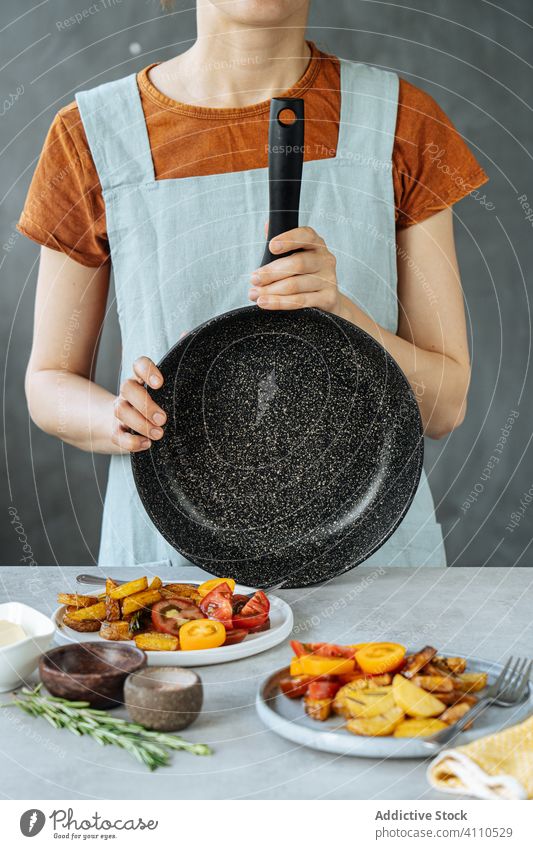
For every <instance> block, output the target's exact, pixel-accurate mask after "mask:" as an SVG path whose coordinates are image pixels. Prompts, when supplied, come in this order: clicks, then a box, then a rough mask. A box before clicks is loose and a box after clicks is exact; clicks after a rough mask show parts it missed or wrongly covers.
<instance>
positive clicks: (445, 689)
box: [412, 672, 454, 694]
mask: <svg viewBox="0 0 533 849" xmlns="http://www.w3.org/2000/svg"><path fill="white" fill-rule="evenodd" d="M412 681H413V684H416V685H417V687H422V688H423V689H424V690H429V692H430V693H437V692H438V693H439V694H440V693H451V692H452V690H453V689H454V687H453V681H452V679H451V678H449V677H448V676H447V675H426V674H425V672H424V674H423V675H415V676H414V678H412Z"/></svg>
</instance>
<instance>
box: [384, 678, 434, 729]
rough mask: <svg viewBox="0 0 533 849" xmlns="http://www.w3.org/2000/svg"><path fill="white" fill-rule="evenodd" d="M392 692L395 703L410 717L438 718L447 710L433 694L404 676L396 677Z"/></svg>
mask: <svg viewBox="0 0 533 849" xmlns="http://www.w3.org/2000/svg"><path fill="white" fill-rule="evenodd" d="M392 692H393V694H394V701H395V702H396V704H397V705H398V707H400V708H401V709H402V711H403V712H404V713H406V714H408V716H414V717H415V718H417V719H418V718H422V717H427V716H438V715H439V714H441V713H442V711H443V710H444V708H445V705H444V702H441V701H440V700H439V699H438V698H437V697H436V696H434V695H433V694H432V693H429V692H428V691H427V690H423V689H422V687H417V686H416V684H413V682H412V681H409V680H408V679H407V678H404V676H403V675H395V676H394V678H393V681H392Z"/></svg>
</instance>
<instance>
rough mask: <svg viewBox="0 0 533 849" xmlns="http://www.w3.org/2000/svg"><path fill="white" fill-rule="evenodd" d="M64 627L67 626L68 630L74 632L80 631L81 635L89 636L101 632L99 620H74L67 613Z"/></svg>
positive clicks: (64, 618) (64, 617) (64, 616)
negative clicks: (94, 632) (70, 629)
mask: <svg viewBox="0 0 533 849" xmlns="http://www.w3.org/2000/svg"><path fill="white" fill-rule="evenodd" d="M63 625H66V626H67V628H72V630H73V631H78V632H79V633H80V634H88V633H91V632H93V631H99V630H100V620H99V619H82V620H81V621H80V620H76V619H72V616H70V615H69V614H67V613H65V614H64V615H63Z"/></svg>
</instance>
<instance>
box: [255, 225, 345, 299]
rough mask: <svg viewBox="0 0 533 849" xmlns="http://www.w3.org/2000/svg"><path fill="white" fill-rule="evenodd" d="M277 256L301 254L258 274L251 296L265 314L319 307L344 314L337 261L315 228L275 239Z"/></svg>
mask: <svg viewBox="0 0 533 849" xmlns="http://www.w3.org/2000/svg"><path fill="white" fill-rule="evenodd" d="M269 248H270V251H271V253H273V254H283V253H286V251H291V250H298V253H295V254H291V255H290V256H284V257H280V258H279V259H275V260H273V261H272V262H270V263H268V265H263V266H262V267H261V268H259V269H257V271H254V272H253V274H252V279H251V287H252V288H251V289H250V291H249V293H248V296H249V298H250V300H251V301H255V302H256V303H257V306H259V307H261V308H262V309H265V310H296V309H302V308H303V307H318V308H319V309H322V310H326V312H332V313H336V314H340V312H341V297H342V296H341V295H340V293H339V290H338V288H337V274H336V265H337V262H336V259H335V257H334V255H333V254H332V253H331V251H329V250H328V247H327V245H326V243H325V242H324V239H322V238H321V237H320V236H319V235H318V233H315V231H314V230H313V229H312V227H297V228H296V229H295V230H288V231H287V232H286V233H281V235H279V236H276V238H275V239H272V240H271V242H270V244H269Z"/></svg>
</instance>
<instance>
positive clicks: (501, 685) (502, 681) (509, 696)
mask: <svg viewBox="0 0 533 849" xmlns="http://www.w3.org/2000/svg"><path fill="white" fill-rule="evenodd" d="M532 667H533V661H531V660H528V658H525V659H523V658H520V657H519V658H517V659H516V660H514V658H513V657H510V658H509V660H508V661H507V663H506V664H505V666H504V667H503V669H502V671H501V672H500V674H499V675H498V677H497V678H496V681H494V683H493V684H491V685H490V687H488V688H487V690H486V692H485V695H484V696H483V698H482V699H480V700H479V702H476V704H475V705H474V707H472V708H470V710H469V711H467V713H465V714H464V716H462V717H461V718H460V719H458V720H457V722H454V724H453V725H451V726H450V727H449V728H445V729H443V730H442V731H439V732H438V733H437V734H434V735H433V737H427V738H425V739H424V741H423V742H424V744H425V745H426V746H427V747H428V748H429V749H432V750H435V749H442V748H443V746H447V745H449V744H450V743H451V741H452V740H455V738H456V737H458V736H459V734H460V733H461V731H462V730H463V728H464V727H465V726H466V725H468V724H469V723H470V722H473V721H474V719H476V718H477V717H478V716H480V714H482V713H484V712H485V711H486V710H487V708H488V707H490V706H491V705H499V706H500V707H513V706H514V705H518V704H520V702H523V701H524V700H525V699H526V698H527V697H528V695H529V677H530V675H531V669H532ZM435 695H437V697H438V694H435Z"/></svg>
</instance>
